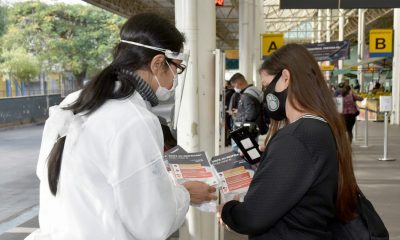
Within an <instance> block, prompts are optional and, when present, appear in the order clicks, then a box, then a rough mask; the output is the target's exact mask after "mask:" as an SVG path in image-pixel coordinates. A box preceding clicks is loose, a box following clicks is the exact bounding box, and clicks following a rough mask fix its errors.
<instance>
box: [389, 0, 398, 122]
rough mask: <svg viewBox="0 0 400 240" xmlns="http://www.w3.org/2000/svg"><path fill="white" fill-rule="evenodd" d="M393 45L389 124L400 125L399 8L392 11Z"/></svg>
mask: <svg viewBox="0 0 400 240" xmlns="http://www.w3.org/2000/svg"><path fill="white" fill-rule="evenodd" d="M393 15H394V19H393V28H394V45H393V51H394V52H393V53H394V54H393V67H392V69H393V72H392V96H393V99H392V100H393V102H392V111H393V112H392V114H391V120H390V124H397V125H398V124H400V85H399V81H400V8H395V9H394V14H393Z"/></svg>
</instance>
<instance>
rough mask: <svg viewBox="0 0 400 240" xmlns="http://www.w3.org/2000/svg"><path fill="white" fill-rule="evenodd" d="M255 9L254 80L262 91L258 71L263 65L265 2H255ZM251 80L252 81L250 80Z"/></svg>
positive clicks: (253, 7) (261, 0) (253, 15)
mask: <svg viewBox="0 0 400 240" xmlns="http://www.w3.org/2000/svg"><path fill="white" fill-rule="evenodd" d="M252 9H253V14H252V17H253V26H254V34H253V48H250V49H252V50H253V53H252V75H253V76H252V80H253V83H254V85H255V86H257V87H258V88H260V89H261V79H260V74H258V69H259V68H260V65H261V51H262V49H261V34H262V33H264V8H263V0H255V1H254V4H253V5H252ZM249 80H250V79H249Z"/></svg>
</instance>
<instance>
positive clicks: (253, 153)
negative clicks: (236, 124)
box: [231, 127, 262, 164]
mask: <svg viewBox="0 0 400 240" xmlns="http://www.w3.org/2000/svg"><path fill="white" fill-rule="evenodd" d="M231 137H232V139H233V141H235V143H236V144H237V145H238V147H239V149H240V151H242V153H243V155H244V157H245V160H246V161H247V162H248V163H250V164H256V163H258V162H259V161H260V160H261V155H262V152H261V151H260V149H258V143H257V142H256V140H255V139H254V138H252V137H250V133H249V129H248V127H241V128H238V129H236V130H234V131H232V132H231Z"/></svg>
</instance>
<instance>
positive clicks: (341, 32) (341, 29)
mask: <svg viewBox="0 0 400 240" xmlns="http://www.w3.org/2000/svg"><path fill="white" fill-rule="evenodd" d="M343 36H344V10H343V9H339V39H338V40H339V41H343ZM338 65H339V66H338V67H339V69H343V60H339V61H338ZM342 79H343V74H339V75H338V83H341V82H342Z"/></svg>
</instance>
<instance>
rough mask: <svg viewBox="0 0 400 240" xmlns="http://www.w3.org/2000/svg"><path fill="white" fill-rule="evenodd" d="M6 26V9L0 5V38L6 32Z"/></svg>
mask: <svg viewBox="0 0 400 240" xmlns="http://www.w3.org/2000/svg"><path fill="white" fill-rule="evenodd" d="M6 26H7V7H6V6H3V5H1V4H0V37H1V36H3V34H4V33H5V31H6Z"/></svg>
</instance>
